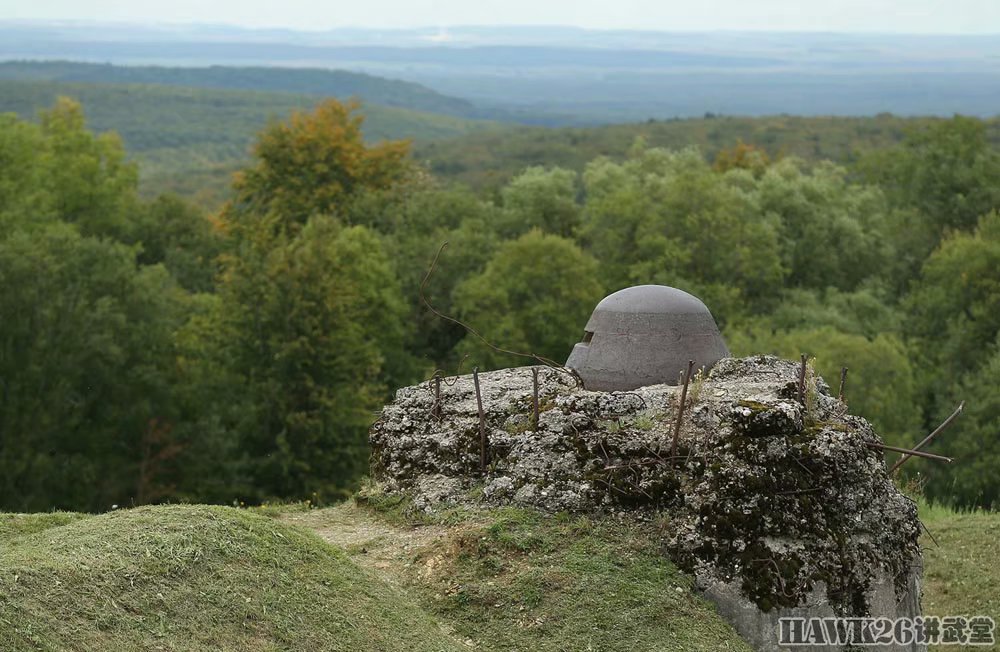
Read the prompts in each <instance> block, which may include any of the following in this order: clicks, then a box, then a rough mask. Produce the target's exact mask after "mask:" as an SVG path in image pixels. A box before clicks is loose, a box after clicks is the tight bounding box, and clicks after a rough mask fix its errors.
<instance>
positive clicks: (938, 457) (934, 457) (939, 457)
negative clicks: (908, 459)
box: [865, 441, 952, 464]
mask: <svg viewBox="0 0 1000 652" xmlns="http://www.w3.org/2000/svg"><path fill="white" fill-rule="evenodd" d="M865 446H867V447H868V448H877V449H879V450H884V451H892V452H893V453H908V454H910V455H916V456H917V457H925V458H927V459H929V460H938V461H940V462H948V463H949V464H950V463H951V462H952V459H951V458H950V457H945V456H944V455H934V454H933V453H925V452H924V451H915V450H913V449H910V448H899V447H898V446H889V445H887V444H876V443H875V442H873V441H866V442H865Z"/></svg>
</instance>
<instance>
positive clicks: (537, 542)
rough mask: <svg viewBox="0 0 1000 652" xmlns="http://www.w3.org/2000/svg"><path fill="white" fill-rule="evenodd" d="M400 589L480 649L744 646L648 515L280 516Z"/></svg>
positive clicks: (375, 505)
mask: <svg viewBox="0 0 1000 652" xmlns="http://www.w3.org/2000/svg"><path fill="white" fill-rule="evenodd" d="M282 518H283V520H286V521H290V522H294V523H296V524H300V525H304V526H306V527H309V528H312V529H314V530H315V531H316V532H318V533H319V534H320V536H322V537H323V538H325V539H326V540H328V541H330V542H331V543H334V544H337V545H339V546H342V547H343V548H344V550H345V551H346V552H347V553H348V554H349V555H350V556H351V557H352V559H355V560H357V562H358V563H359V564H362V565H367V566H369V567H371V568H373V569H374V570H377V571H378V572H379V573H380V574H381V575H382V576H383V577H385V578H386V579H387V581H389V582H391V583H393V584H397V585H399V586H401V587H403V588H404V589H405V590H407V591H408V592H409V593H410V594H411V595H412V596H413V597H414V599H416V601H417V602H418V604H420V605H421V606H422V607H424V608H425V609H426V610H427V611H428V612H429V613H431V614H433V615H434V616H435V617H436V618H437V619H439V620H441V621H443V622H445V623H447V624H448V626H449V627H450V629H451V630H452V631H454V632H455V634H457V635H458V636H459V637H460V638H461V639H463V640H464V642H465V644H466V645H468V646H470V647H472V648H473V649H477V650H488V651H496V652H499V651H501V650H503V651H511V652H513V651H515V650H518V651H519V650H537V651H548V650H551V651H556V650H602V651H614V650H629V651H640V650H650V651H652V650H658V651H659V650H750V648H749V646H748V645H747V644H746V643H745V642H743V641H742V639H740V637H739V636H738V635H737V634H736V633H735V632H734V631H733V629H732V628H731V627H730V626H729V625H728V624H726V623H725V622H724V621H723V620H722V618H720V617H719V615H718V614H717V613H716V612H715V609H714V608H713V607H712V606H711V605H710V604H709V603H708V602H706V601H705V600H703V599H702V598H700V597H699V596H697V595H696V594H695V593H693V592H692V589H691V580H690V578H688V577H687V576H686V575H684V574H683V573H682V572H680V571H679V570H678V569H677V568H676V567H675V566H674V565H673V564H672V563H671V562H670V561H669V560H668V559H667V558H666V556H665V555H664V554H663V550H662V549H661V547H660V545H661V544H660V542H661V541H662V535H660V534H658V529H659V526H658V525H657V524H655V523H637V522H634V521H631V520H617V519H614V518H588V517H585V516H576V515H556V516H546V515H542V514H539V513H537V512H534V511H531V510H522V509H500V510H495V511H483V512H464V511H450V512H445V513H443V514H441V515H438V516H434V517H420V516H413V515H409V514H408V513H407V512H406V509H405V504H399V503H398V499H392V498H385V497H381V498H380V497H374V498H373V499H369V500H367V501H364V502H362V503H361V504H359V505H352V504H344V505H341V506H338V507H334V508H329V509H322V510H312V511H305V512H296V513H291V514H286V515H284V516H283V517H282Z"/></svg>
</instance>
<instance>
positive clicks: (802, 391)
mask: <svg viewBox="0 0 1000 652" xmlns="http://www.w3.org/2000/svg"><path fill="white" fill-rule="evenodd" d="M799 404H801V405H805V404H806V354H805V353H803V354H802V366H801V367H800V368H799Z"/></svg>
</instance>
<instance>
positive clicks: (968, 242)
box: [904, 212, 1000, 376]
mask: <svg viewBox="0 0 1000 652" xmlns="http://www.w3.org/2000/svg"><path fill="white" fill-rule="evenodd" d="M998 270H1000V213H997V212H992V213H989V214H988V215H985V216H983V217H982V218H981V219H980V220H979V225H978V227H977V228H976V229H975V231H973V232H971V233H964V232H953V233H951V234H950V235H949V236H948V237H947V238H946V239H945V240H944V241H943V242H942V243H941V246H940V247H939V248H938V249H937V250H936V251H935V252H934V253H933V254H932V255H931V256H930V258H928V259H927V261H926V262H925V263H924V266H923V270H922V272H921V274H920V278H919V279H918V280H917V281H916V283H915V284H914V288H913V291H912V293H911V294H910V295H909V296H908V297H907V298H906V300H905V302H904V305H905V307H906V309H907V312H908V316H909V319H908V321H907V326H908V332H909V333H910V334H911V335H913V336H914V337H915V338H916V339H917V340H918V341H919V342H920V343H921V344H922V345H923V346H922V347H921V349H922V350H923V351H924V357H925V359H927V361H928V362H929V367H930V368H932V369H934V375H935V376H940V374H942V373H944V374H949V375H952V376H955V375H960V374H962V373H964V372H966V371H972V370H974V369H977V368H978V367H979V366H980V365H981V364H982V362H983V361H984V360H985V359H986V358H987V357H988V356H987V352H988V350H989V348H990V346H991V345H992V343H993V342H994V341H995V340H996V337H997V334H998V332H1000V272H998Z"/></svg>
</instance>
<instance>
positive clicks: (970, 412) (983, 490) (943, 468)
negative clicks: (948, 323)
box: [904, 343, 1000, 509]
mask: <svg viewBox="0 0 1000 652" xmlns="http://www.w3.org/2000/svg"><path fill="white" fill-rule="evenodd" d="M997 344H998V343H994V344H993V346H991V347H989V353H988V354H986V355H984V359H983V362H982V364H981V365H980V367H979V368H978V369H977V370H975V371H973V372H970V373H968V374H966V375H965V377H964V378H962V380H961V382H960V383H957V384H955V385H954V386H951V387H948V386H943V387H942V388H941V389H942V391H944V392H947V394H948V398H949V399H950V401H947V402H942V405H941V406H940V408H939V409H938V411H937V413H936V414H935V415H934V416H935V419H936V420H937V421H938V422H940V421H941V420H943V419H944V418H945V417H946V416H947V414H948V412H950V411H951V410H952V409H953V408H954V406H955V405H957V404H958V402H959V401H965V402H966V409H965V412H964V413H963V414H962V416H961V417H960V418H959V419H958V420H957V421H955V422H954V424H953V425H951V426H949V427H948V430H947V431H946V432H945V433H944V434H942V435H941V436H940V437H939V438H938V439H937V440H935V443H934V446H933V449H932V452H935V453H938V454H941V455H947V456H950V457H954V458H955V462H954V463H952V464H948V465H942V464H940V463H935V462H932V461H929V460H927V461H925V460H910V461H909V462H907V463H906V466H905V467H904V469H905V470H906V471H907V472H908V473H909V474H910V475H914V474H916V473H920V474H921V475H923V476H924V478H925V479H926V482H925V483H924V492H925V495H926V496H927V497H928V498H929V499H930V500H932V501H935V502H941V503H945V504H947V505H951V506H953V507H956V508H959V509H975V508H983V509H996V508H997V507H998V506H1000V477H998V476H997V473H996V468H997V464H998V463H1000V437H998V436H997V433H1000V391H997V379H998V378H1000V346H998V345H997Z"/></svg>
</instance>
